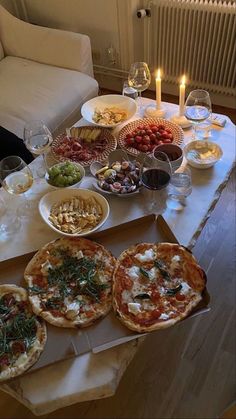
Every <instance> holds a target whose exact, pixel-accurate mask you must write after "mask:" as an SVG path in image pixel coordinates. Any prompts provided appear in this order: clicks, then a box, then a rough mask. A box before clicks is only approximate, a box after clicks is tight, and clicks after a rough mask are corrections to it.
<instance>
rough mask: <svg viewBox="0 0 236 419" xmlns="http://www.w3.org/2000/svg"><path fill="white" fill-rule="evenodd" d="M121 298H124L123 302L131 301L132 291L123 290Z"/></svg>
mask: <svg viewBox="0 0 236 419" xmlns="http://www.w3.org/2000/svg"><path fill="white" fill-rule="evenodd" d="M121 298H122V302H123V303H128V302H130V301H131V294H130V292H129V291H128V290H124V291H122V294H121Z"/></svg>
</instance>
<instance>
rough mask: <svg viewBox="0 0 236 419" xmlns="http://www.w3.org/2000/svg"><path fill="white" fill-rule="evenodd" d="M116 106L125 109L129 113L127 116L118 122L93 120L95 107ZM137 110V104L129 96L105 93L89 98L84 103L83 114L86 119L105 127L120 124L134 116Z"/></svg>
mask: <svg viewBox="0 0 236 419" xmlns="http://www.w3.org/2000/svg"><path fill="white" fill-rule="evenodd" d="M111 107H116V108H120V109H122V110H124V111H125V112H126V113H127V118H126V119H124V120H122V121H121V122H118V123H116V124H108V125H107V124H101V123H96V122H94V121H93V116H94V111H95V108H98V109H99V110H103V109H105V108H111ZM136 111H137V104H136V102H135V100H134V99H131V98H129V97H128V96H122V95H103V96H97V97H94V98H93V99H90V100H88V102H86V103H84V104H83V106H82V108H81V115H82V116H83V118H84V119H86V121H88V122H91V123H92V124H94V125H97V126H100V127H104V128H114V127H116V126H117V125H119V124H122V123H124V122H125V121H127V120H128V119H130V118H132V116H134V114H135V113H136Z"/></svg>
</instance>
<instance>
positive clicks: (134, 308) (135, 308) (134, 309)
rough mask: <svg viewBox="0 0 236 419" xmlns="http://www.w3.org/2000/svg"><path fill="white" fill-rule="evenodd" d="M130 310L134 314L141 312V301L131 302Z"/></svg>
mask: <svg viewBox="0 0 236 419" xmlns="http://www.w3.org/2000/svg"><path fill="white" fill-rule="evenodd" d="M128 310H129V312H130V313H132V314H138V313H140V312H141V304H139V303H129V304H128Z"/></svg>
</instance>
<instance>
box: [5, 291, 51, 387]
mask: <svg viewBox="0 0 236 419" xmlns="http://www.w3.org/2000/svg"><path fill="white" fill-rule="evenodd" d="M46 340H47V331H46V325H45V323H44V321H43V320H42V319H40V318H38V317H36V316H35V314H34V313H33V311H32V308H31V305H30V303H29V300H28V294H27V292H26V290H25V289H24V288H21V287H18V286H16V285H13V284H4V285H0V382H1V381H5V380H7V379H10V378H14V377H17V376H18V375H21V374H22V373H23V372H25V371H26V370H28V369H29V368H30V367H31V366H32V365H33V364H34V363H35V362H36V361H37V360H38V358H39V356H40V354H41V352H42V351H43V349H44V346H45V344H46Z"/></svg>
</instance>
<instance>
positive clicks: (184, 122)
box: [170, 114, 192, 128]
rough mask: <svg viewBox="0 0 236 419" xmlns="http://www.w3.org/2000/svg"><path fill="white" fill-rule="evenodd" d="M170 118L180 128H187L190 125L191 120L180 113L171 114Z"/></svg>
mask: <svg viewBox="0 0 236 419" xmlns="http://www.w3.org/2000/svg"><path fill="white" fill-rule="evenodd" d="M170 120H171V121H172V122H174V123H175V124H177V125H179V126H180V127H181V128H189V127H191V125H192V124H191V122H190V121H189V120H188V119H187V118H186V117H185V116H184V115H180V114H176V115H174V116H172V118H171V119H170Z"/></svg>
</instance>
